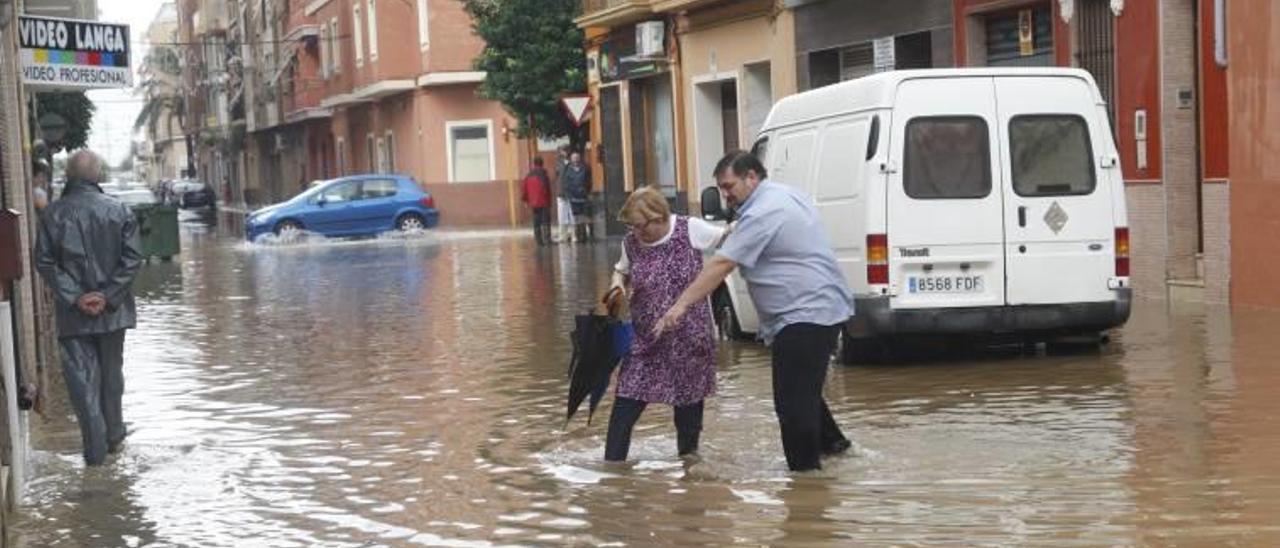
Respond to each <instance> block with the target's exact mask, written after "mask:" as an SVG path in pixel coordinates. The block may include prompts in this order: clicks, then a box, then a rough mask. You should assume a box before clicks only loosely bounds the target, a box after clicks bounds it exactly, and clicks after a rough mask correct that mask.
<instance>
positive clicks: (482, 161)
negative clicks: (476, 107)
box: [445, 120, 493, 183]
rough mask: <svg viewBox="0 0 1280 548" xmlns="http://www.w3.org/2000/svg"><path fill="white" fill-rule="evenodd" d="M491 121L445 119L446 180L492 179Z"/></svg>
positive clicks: (461, 181) (471, 180)
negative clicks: (447, 150) (446, 120)
mask: <svg viewBox="0 0 1280 548" xmlns="http://www.w3.org/2000/svg"><path fill="white" fill-rule="evenodd" d="M492 127H493V122H491V121H489V120H483V121H476V122H449V123H448V124H446V125H445V132H446V134H447V135H448V145H449V181H450V182H454V183H469V182H479V181H491V180H493V140H492V139H490V134H491V133H492V132H491V131H490V130H491V129H492Z"/></svg>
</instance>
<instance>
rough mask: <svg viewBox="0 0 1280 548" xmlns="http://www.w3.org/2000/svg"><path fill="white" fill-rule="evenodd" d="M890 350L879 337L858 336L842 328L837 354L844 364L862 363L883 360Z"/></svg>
mask: <svg viewBox="0 0 1280 548" xmlns="http://www.w3.org/2000/svg"><path fill="white" fill-rule="evenodd" d="M887 354H888V352H887V349H886V347H885V343H884V342H883V341H880V340H877V339H866V338H857V337H853V336H851V335H849V331H848V330H847V329H841V330H840V340H839V344H838V348H837V349H836V356H837V357H838V358H839V360H840V363H841V364H843V365H862V364H869V363H874V362H877V361H883V360H884V359H885V357H886V356H887Z"/></svg>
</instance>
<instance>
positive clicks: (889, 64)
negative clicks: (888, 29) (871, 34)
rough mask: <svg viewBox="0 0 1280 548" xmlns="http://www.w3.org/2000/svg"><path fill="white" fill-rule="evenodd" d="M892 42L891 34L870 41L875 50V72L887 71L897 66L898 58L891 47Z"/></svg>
mask: <svg viewBox="0 0 1280 548" xmlns="http://www.w3.org/2000/svg"><path fill="white" fill-rule="evenodd" d="M893 43H894V41H893V37H892V36H886V37H884V38H876V39H875V40H874V41H872V48H873V49H874V50H875V68H876V72H888V71H891V70H893V69H894V68H896V67H897V65H898V60H897V55H896V53H895V52H894V49H893Z"/></svg>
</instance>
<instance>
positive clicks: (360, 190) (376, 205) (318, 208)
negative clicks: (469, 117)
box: [245, 174, 440, 241]
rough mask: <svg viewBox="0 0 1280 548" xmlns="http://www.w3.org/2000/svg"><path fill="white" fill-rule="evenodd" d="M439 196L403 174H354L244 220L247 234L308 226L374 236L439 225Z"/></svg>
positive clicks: (325, 232)
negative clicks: (437, 204) (436, 198)
mask: <svg viewBox="0 0 1280 548" xmlns="http://www.w3.org/2000/svg"><path fill="white" fill-rule="evenodd" d="M439 222H440V212H439V211H438V210H437V209H436V203H435V198H433V197H432V196H431V194H430V193H428V192H427V191H425V190H422V188H420V187H419V186H418V183H417V182H415V181H414V180H413V179H412V178H410V177H408V176H405V175H390V174H371V175H354V176H350V177H343V178H340V179H333V180H331V181H324V182H322V183H320V184H319V185H316V186H313V187H311V188H309V189H307V190H305V191H303V192H302V193H301V194H298V195H297V196H294V197H293V198H292V199H290V200H288V201H285V202H282V203H279V204H275V205H271V206H267V207H264V208H262V209H259V210H257V211H254V212H253V213H250V214H249V216H248V217H246V218H245V238H246V239H248V240H249V241H253V240H256V239H257V238H259V237H260V236H262V235H264V234H268V233H274V234H285V233H289V232H296V231H300V230H305V231H308V232H315V233H318V234H322V235H324V236H370V235H375V234H379V233H382V232H389V231H392V230H402V231H409V230H421V229H426V228H431V227H434V226H436V225H437V224H439Z"/></svg>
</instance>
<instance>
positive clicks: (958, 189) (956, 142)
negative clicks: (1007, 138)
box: [902, 116, 991, 200]
mask: <svg viewBox="0 0 1280 548" xmlns="http://www.w3.org/2000/svg"><path fill="white" fill-rule="evenodd" d="M987 135H988V133H987V122H986V120H983V119H982V118H978V117H976V116H940V117H932V118H916V119H914V120H911V121H910V122H908V123H907V138H906V153H905V159H904V161H903V169H902V186H903V188H904V189H905V190H906V192H907V196H910V197H912V198H915V199H917V200H933V199H947V198H951V199H954V198H983V197H986V196H987V195H989V194H991V142H990V139H988V137H987Z"/></svg>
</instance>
